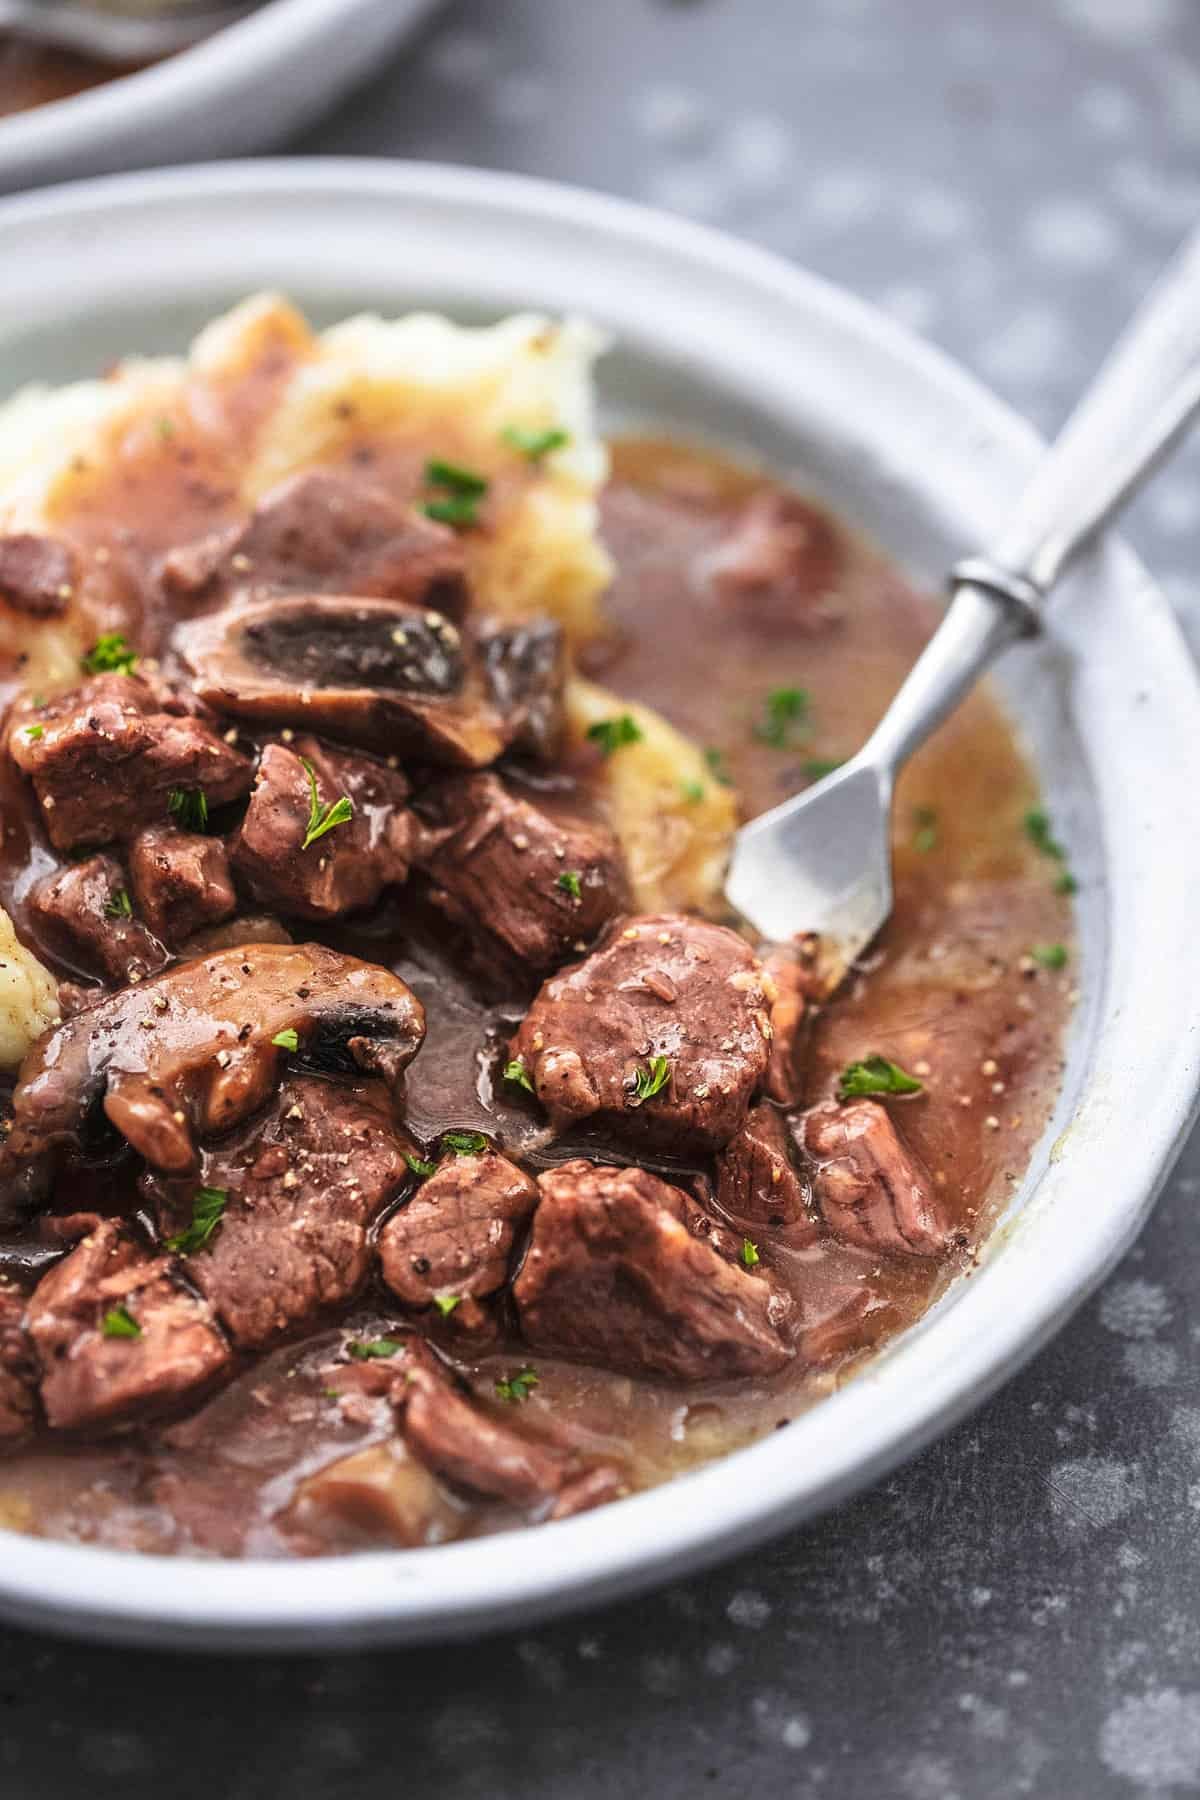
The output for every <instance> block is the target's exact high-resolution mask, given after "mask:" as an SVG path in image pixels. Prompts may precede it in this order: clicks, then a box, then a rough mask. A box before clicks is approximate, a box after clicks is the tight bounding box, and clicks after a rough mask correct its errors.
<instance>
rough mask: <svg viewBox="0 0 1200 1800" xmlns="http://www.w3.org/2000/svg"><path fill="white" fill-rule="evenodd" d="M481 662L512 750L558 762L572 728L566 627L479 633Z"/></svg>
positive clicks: (529, 624) (544, 623)
mask: <svg viewBox="0 0 1200 1800" xmlns="http://www.w3.org/2000/svg"><path fill="white" fill-rule="evenodd" d="M479 658H480V662H481V664H482V666H483V673H484V681H485V683H486V686H487V691H488V694H489V696H490V698H491V699H492V701H493V702H494V703H495V705H496V707H497V708H498V710H499V711H500V713H501V714H502V716H503V717H504V719H505V720H506V721H507V724H508V733H509V747H510V749H512V750H514V751H515V752H516V753H517V755H519V756H530V757H533V758H534V759H535V760H536V761H538V762H553V760H554V758H555V757H556V756H557V755H558V753H559V750H560V749H561V747H562V738H563V730H564V727H565V724H566V713H565V710H564V705H563V695H564V690H565V687H566V679H567V654H566V642H565V639H564V637H563V630H562V626H561V625H560V624H559V623H558V621H557V620H556V619H528V620H525V621H523V622H522V623H518V624H514V625H498V624H492V625H488V626H485V627H484V629H483V630H482V631H481V632H480V635H479Z"/></svg>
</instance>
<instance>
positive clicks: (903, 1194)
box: [797, 1100, 954, 1256]
mask: <svg viewBox="0 0 1200 1800" xmlns="http://www.w3.org/2000/svg"><path fill="white" fill-rule="evenodd" d="M797 1138H798V1141H799V1143H800V1145H801V1148H802V1149H803V1150H804V1151H806V1153H807V1154H808V1156H809V1157H810V1158H811V1159H812V1163H813V1190H814V1192H815V1194H816V1197H817V1201H818V1203H819V1205H820V1208H821V1213H822V1216H823V1218H824V1220H825V1223H826V1225H828V1227H829V1229H830V1231H832V1232H833V1234H834V1236H835V1237H839V1238H842V1239H843V1240H844V1242H846V1243H847V1244H858V1245H860V1246H861V1247H862V1248H863V1249H864V1250H872V1251H875V1252H877V1253H879V1254H882V1255H885V1256H941V1255H942V1253H943V1251H945V1250H946V1249H947V1248H948V1247H949V1246H950V1244H951V1243H952V1242H953V1241H954V1233H953V1230H952V1227H951V1225H950V1221H949V1218H948V1216H947V1214H946V1210H945V1207H944V1206H943V1205H942V1203H941V1201H940V1200H939V1199H938V1197H937V1192H936V1189H935V1188H934V1185H933V1183H932V1182H931V1181H930V1179H929V1176H928V1175H927V1173H926V1172H925V1170H924V1169H923V1168H922V1166H921V1164H920V1163H919V1162H918V1160H917V1158H916V1157H915V1156H914V1155H913V1153H912V1151H911V1150H909V1149H908V1147H907V1146H906V1145H905V1144H904V1143H903V1142H902V1141H901V1138H900V1134H899V1133H898V1132H897V1130H896V1127H895V1126H894V1125H893V1124H892V1121H891V1118H890V1117H889V1115H888V1112H887V1109H886V1108H885V1107H883V1106H881V1105H880V1104H879V1102H878V1101H877V1100H854V1101H851V1102H850V1103H849V1104H845V1105H843V1104H841V1103H839V1102H838V1101H836V1100H830V1101H827V1102H825V1103H824V1104H823V1105H821V1106H814V1107H812V1108H811V1109H810V1111H808V1112H807V1113H805V1114H804V1115H803V1116H802V1117H801V1118H800V1120H799V1121H798V1122H797Z"/></svg>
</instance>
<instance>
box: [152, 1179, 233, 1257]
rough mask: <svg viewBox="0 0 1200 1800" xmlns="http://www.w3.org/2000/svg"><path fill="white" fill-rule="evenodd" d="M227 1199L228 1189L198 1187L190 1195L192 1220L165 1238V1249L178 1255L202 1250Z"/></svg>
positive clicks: (219, 1221)
mask: <svg viewBox="0 0 1200 1800" xmlns="http://www.w3.org/2000/svg"><path fill="white" fill-rule="evenodd" d="M228 1200H229V1189H228V1188H218V1187H199V1188H197V1189H196V1192H195V1193H194V1194H193V1195H192V1222H191V1224H190V1225H189V1226H187V1227H186V1229H185V1230H183V1231H178V1232H176V1234H175V1236H174V1237H169V1238H168V1239H167V1249H168V1250H174V1251H175V1253H176V1255H178V1256H191V1255H192V1253H193V1251H196V1250H203V1248H204V1246H205V1244H207V1242H208V1240H209V1239H210V1238H211V1236H212V1234H213V1232H214V1231H215V1230H216V1229H217V1226H218V1225H219V1224H220V1223H221V1214H222V1213H223V1212H224V1211H225V1207H226V1204H227V1202H228Z"/></svg>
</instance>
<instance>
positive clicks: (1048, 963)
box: [1029, 944, 1067, 969]
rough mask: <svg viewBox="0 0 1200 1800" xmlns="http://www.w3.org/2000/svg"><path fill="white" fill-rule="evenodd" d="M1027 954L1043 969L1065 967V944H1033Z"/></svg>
mask: <svg viewBox="0 0 1200 1800" xmlns="http://www.w3.org/2000/svg"><path fill="white" fill-rule="evenodd" d="M1029 954H1030V956H1032V958H1033V960H1034V962H1035V963H1038V964H1040V966H1041V967H1042V968H1043V969H1065V968H1066V966H1067V946H1066V945H1065V944H1035V945H1034V946H1033V949H1032V950H1031V951H1030V952H1029Z"/></svg>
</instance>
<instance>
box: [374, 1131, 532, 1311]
mask: <svg viewBox="0 0 1200 1800" xmlns="http://www.w3.org/2000/svg"><path fill="white" fill-rule="evenodd" d="M536 1200H537V1189H536V1188H535V1187H534V1185H533V1182H532V1181H531V1180H530V1178H529V1176H528V1175H526V1174H525V1173H524V1172H523V1171H522V1170H521V1169H518V1168H517V1166H516V1164H515V1163H511V1162H509V1160H508V1158H507V1157H505V1156H500V1155H498V1154H497V1153H496V1152H495V1151H493V1150H485V1151H483V1152H481V1153H480V1154H479V1155H477V1156H450V1157H447V1158H446V1160H445V1161H444V1162H443V1163H442V1164H441V1166H440V1167H439V1168H438V1170H437V1173H436V1174H434V1175H431V1176H430V1177H429V1179H428V1180H427V1181H426V1182H425V1183H424V1184H423V1185H422V1186H421V1188H420V1189H419V1190H418V1191H417V1193H416V1194H415V1195H414V1196H413V1198H412V1199H411V1200H410V1201H409V1202H408V1204H407V1206H403V1207H401V1208H400V1210H399V1212H394V1213H393V1214H392V1216H391V1218H390V1219H389V1220H388V1221H387V1223H386V1224H385V1225H384V1227H383V1230H382V1231H381V1232H380V1234H379V1256H380V1262H381V1265H382V1268H383V1279H384V1280H385V1281H386V1282H387V1285H388V1286H389V1287H390V1288H391V1290H392V1292H393V1293H394V1294H395V1295H396V1296H397V1298H398V1299H400V1300H403V1301H404V1303H405V1305H406V1306H422V1307H424V1306H432V1305H433V1303H434V1301H435V1300H437V1299H443V1300H445V1299H450V1298H453V1299H455V1300H457V1301H463V1300H482V1299H486V1297H487V1296H488V1295H489V1294H494V1293H496V1292H497V1290H498V1289H499V1288H501V1287H503V1285H504V1283H505V1282H506V1281H507V1279H508V1266H509V1259H510V1258H511V1256H512V1250H513V1244H514V1242H515V1240H516V1236H517V1233H518V1231H519V1230H520V1228H521V1227H522V1226H523V1225H524V1223H525V1221H526V1219H527V1218H528V1217H529V1215H530V1213H531V1212H532V1211H533V1208H534V1203H535V1202H536Z"/></svg>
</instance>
